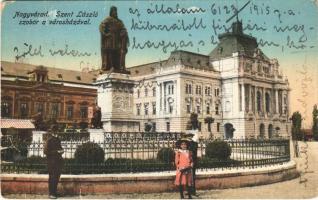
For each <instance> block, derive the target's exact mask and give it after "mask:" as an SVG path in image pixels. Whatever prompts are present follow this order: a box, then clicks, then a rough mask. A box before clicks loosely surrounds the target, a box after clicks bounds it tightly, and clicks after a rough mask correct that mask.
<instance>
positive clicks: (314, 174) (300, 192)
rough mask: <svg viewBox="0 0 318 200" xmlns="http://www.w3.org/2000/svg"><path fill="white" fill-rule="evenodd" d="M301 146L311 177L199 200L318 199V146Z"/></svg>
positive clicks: (203, 193) (211, 193)
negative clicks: (305, 151)
mask: <svg viewBox="0 0 318 200" xmlns="http://www.w3.org/2000/svg"><path fill="white" fill-rule="evenodd" d="M307 145H308V147H307V148H306V147H305V146H306V144H305V143H300V149H303V151H304V150H307V155H308V169H307V171H308V173H305V174H303V175H302V176H301V177H300V178H297V179H294V180H290V181H285V182H280V183H275V184H270V185H263V186H255V187H245V188H237V189H224V190H200V191H198V194H199V196H198V197H194V198H198V199H284V198H288V199H303V198H314V197H317V196H318V142H307ZM305 158H306V155H305V153H304V152H303V153H301V157H300V158H297V159H295V161H296V162H297V167H298V169H300V170H301V171H302V172H304V171H305V168H306V164H305V162H306V159H305ZM5 197H6V198H19V199H33V198H36V199H45V198H47V196H44V195H8V196H5ZM109 198H111V199H178V198H179V194H178V193H177V192H174V193H161V194H111V195H87V196H66V197H61V199H109Z"/></svg>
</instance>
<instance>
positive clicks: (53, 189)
mask: <svg viewBox="0 0 318 200" xmlns="http://www.w3.org/2000/svg"><path fill="white" fill-rule="evenodd" d="M57 131H58V126H57V124H54V125H52V126H51V127H50V130H49V136H48V139H47V141H46V144H45V147H44V154H45V155H46V157H47V168H48V172H49V180H48V182H49V198H51V199H56V198H57V185H58V182H59V179H60V176H61V173H62V167H63V158H62V154H63V153H64V150H63V148H62V146H61V141H60V139H59V138H58V137H57Z"/></svg>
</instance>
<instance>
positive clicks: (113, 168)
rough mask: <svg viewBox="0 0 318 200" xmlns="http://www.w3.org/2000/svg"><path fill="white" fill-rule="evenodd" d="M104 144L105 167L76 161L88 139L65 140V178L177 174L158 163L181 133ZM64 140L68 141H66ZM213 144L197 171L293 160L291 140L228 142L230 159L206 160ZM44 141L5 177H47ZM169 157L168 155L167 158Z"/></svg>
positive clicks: (115, 137) (115, 136) (8, 167)
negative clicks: (70, 176) (162, 150)
mask: <svg viewBox="0 0 318 200" xmlns="http://www.w3.org/2000/svg"><path fill="white" fill-rule="evenodd" d="M104 137H105V140H104V141H103V142H100V141H99V142H96V143H97V144H98V145H99V146H100V147H101V148H102V149H103V150H104V152H105V161H104V162H102V163H87V162H86V163H85V162H84V163H83V162H78V161H77V160H76V159H75V158H74V154H75V152H76V149H77V148H78V146H79V145H82V144H84V143H86V142H89V140H88V138H87V137H81V139H79V138H76V137H74V138H73V139H72V138H67V140H62V147H63V149H64V152H65V153H64V154H63V158H64V169H63V173H66V174H93V173H98V174H100V173H124V172H149V171H166V170H175V166H174V163H173V161H172V162H171V159H170V160H169V159H163V160H162V159H161V160H159V159H158V157H157V156H158V152H159V151H160V150H161V149H162V148H171V149H172V150H174V151H176V150H177V149H176V146H175V142H176V141H177V140H178V139H179V138H180V133H155V134H150V133H147V134H146V133H104ZM64 139H65V138H64ZM212 141H213V140H200V141H199V142H198V162H197V169H199V170H208V169H216V168H219V169H226V168H233V167H235V168H238V167H248V168H254V167H257V166H268V165H273V164H281V163H284V162H288V161H289V160H290V149H289V140H288V139H275V140H258V139H252V140H247V139H244V140H243V139H240V140H227V141H226V142H227V144H228V145H229V146H230V147H231V151H232V153H231V156H230V158H229V159H225V160H218V159H213V158H212V159H211V158H207V156H206V155H205V152H206V151H205V150H206V147H207V144H208V143H211V142H212ZM43 148H44V141H38V142H32V143H31V144H29V145H28V146H27V158H26V159H20V160H16V161H11V162H5V163H4V162H3V163H2V165H1V170H2V172H4V173H47V166H46V158H45V157H44V154H43ZM168 157H169V155H167V158H168Z"/></svg>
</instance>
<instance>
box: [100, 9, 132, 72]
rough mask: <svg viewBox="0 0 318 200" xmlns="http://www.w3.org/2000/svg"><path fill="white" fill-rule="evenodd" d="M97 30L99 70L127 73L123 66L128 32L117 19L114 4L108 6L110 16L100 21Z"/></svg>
mask: <svg viewBox="0 0 318 200" xmlns="http://www.w3.org/2000/svg"><path fill="white" fill-rule="evenodd" d="M99 31H100V33H101V56H102V67H101V70H102V71H103V72H107V71H113V72H118V73H126V74H127V73H129V72H128V71H126V67H125V58H126V53H127V51H128V48H127V47H128V44H129V38H128V32H127V29H126V28H125V25H124V23H123V22H122V21H121V20H120V19H118V16H117V8H116V7H115V6H112V7H111V8H110V16H108V17H107V18H106V19H104V20H103V21H102V23H101V24H100V26H99Z"/></svg>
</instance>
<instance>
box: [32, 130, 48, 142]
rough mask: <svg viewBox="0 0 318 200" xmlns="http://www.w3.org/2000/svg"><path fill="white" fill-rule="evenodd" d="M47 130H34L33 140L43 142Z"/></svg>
mask: <svg viewBox="0 0 318 200" xmlns="http://www.w3.org/2000/svg"><path fill="white" fill-rule="evenodd" d="M45 133H46V131H32V142H42V141H43V134H45Z"/></svg>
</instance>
